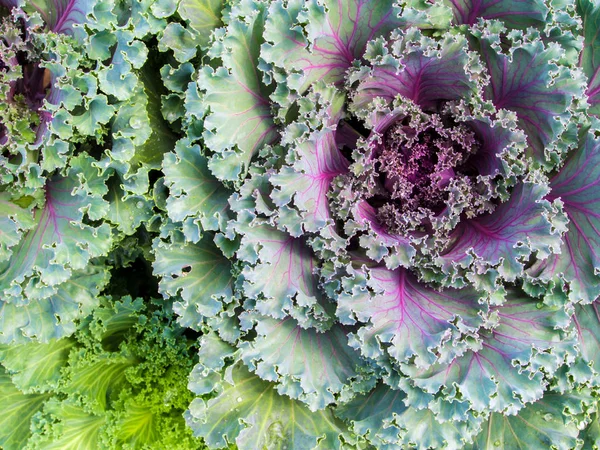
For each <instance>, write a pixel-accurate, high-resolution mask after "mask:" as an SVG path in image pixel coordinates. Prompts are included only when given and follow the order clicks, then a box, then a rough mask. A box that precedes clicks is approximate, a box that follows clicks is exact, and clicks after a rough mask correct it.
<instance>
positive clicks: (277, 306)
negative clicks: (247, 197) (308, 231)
mask: <svg viewBox="0 0 600 450" xmlns="http://www.w3.org/2000/svg"><path fill="white" fill-rule="evenodd" d="M237 231H238V232H240V233H242V234H243V237H242V241H241V247H240V250H239V251H238V258H239V259H242V260H245V261H247V262H248V263H250V264H248V265H246V266H245V267H244V269H243V272H242V273H243V276H244V279H245V281H244V293H245V295H246V296H247V297H249V298H253V299H256V306H255V308H256V310H258V311H259V312H260V313H261V314H264V315H267V316H271V317H274V318H277V319H283V318H284V317H285V316H286V315H287V314H288V313H290V314H292V315H293V316H294V318H295V319H297V320H300V321H306V320H307V318H308V317H309V316H312V317H314V318H316V319H317V322H319V321H321V320H325V321H327V319H328V314H327V313H326V312H325V310H324V308H323V306H322V304H321V302H322V301H323V298H322V295H321V293H320V290H319V288H318V283H319V280H318V277H317V275H316V274H315V273H314V268H315V267H316V266H317V264H318V261H317V259H316V257H315V255H314V254H313V252H312V251H311V249H310V247H309V246H308V245H307V243H306V239H305V238H294V237H292V236H290V235H289V234H287V233H284V232H281V231H279V230H277V229H276V228H274V227H272V226H271V225H268V224H266V223H261V222H260V221H257V222H256V223H250V224H249V225H246V224H241V223H238V228H237ZM311 325H318V324H317V323H311ZM303 326H306V325H305V324H303Z"/></svg>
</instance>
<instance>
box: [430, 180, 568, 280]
mask: <svg viewBox="0 0 600 450" xmlns="http://www.w3.org/2000/svg"><path fill="white" fill-rule="evenodd" d="M545 193H546V188H544V187H542V186H539V185H534V184H519V185H517V186H516V187H515V188H514V189H513V192H512V195H511V197H510V199H509V200H508V201H507V202H505V203H502V204H500V205H499V206H498V207H497V208H496V210H495V211H494V212H493V213H491V214H487V215H485V216H479V217H476V218H474V219H463V220H462V221H461V222H460V223H459V225H458V226H457V227H456V228H455V229H454V230H453V232H452V233H451V235H450V240H451V242H452V244H451V246H450V247H449V248H447V249H446V250H444V251H443V252H442V254H441V255H440V256H439V257H438V258H437V263H438V264H440V265H441V266H442V268H443V270H444V272H446V273H448V272H449V271H450V270H451V268H452V267H456V266H459V267H463V268H468V267H470V266H471V264H476V265H478V266H484V267H485V266H487V267H494V266H498V265H500V268H499V271H500V274H501V275H502V276H503V277H504V278H505V279H506V280H509V281H513V280H515V279H516V278H517V277H518V276H520V275H521V273H522V271H523V262H525V261H527V259H528V257H529V255H530V254H531V253H532V252H534V251H543V252H544V254H548V253H549V252H550V251H552V250H558V248H559V247H560V243H561V240H560V235H559V234H558V233H555V232H554V230H553V227H552V223H551V222H550V221H549V220H548V219H547V217H546V216H547V215H548V214H549V213H550V212H551V208H550V204H549V203H548V202H547V201H546V200H542V197H543V196H544V194H545ZM472 254H474V255H475V257H473V256H472Z"/></svg>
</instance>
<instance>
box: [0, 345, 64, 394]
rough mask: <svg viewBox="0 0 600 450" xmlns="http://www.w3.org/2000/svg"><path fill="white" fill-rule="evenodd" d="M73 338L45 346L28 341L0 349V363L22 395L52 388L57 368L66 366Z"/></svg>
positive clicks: (55, 384) (54, 384)
mask: <svg viewBox="0 0 600 450" xmlns="http://www.w3.org/2000/svg"><path fill="white" fill-rule="evenodd" d="M74 345H75V341H74V340H73V339H58V340H53V341H50V342H49V343H47V344H40V343H37V342H31V343H27V344H17V345H15V344H13V345H2V346H0V362H1V363H2V365H3V366H4V367H5V368H6V369H7V371H8V373H9V374H10V377H11V379H12V382H13V383H14V385H15V387H17V388H18V389H19V390H20V391H21V392H23V393H24V394H31V393H34V392H47V391H50V390H52V389H55V388H56V387H57V385H58V381H59V380H60V378H61V369H62V367H63V366H65V365H66V364H67V358H68V356H69V352H70V351H71V349H72V348H73V346H74Z"/></svg>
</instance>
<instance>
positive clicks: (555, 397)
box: [472, 393, 579, 450]
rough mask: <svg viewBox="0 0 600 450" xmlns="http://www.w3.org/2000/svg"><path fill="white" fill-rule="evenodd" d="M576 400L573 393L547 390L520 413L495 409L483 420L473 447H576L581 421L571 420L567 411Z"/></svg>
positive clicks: (521, 449)
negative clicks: (572, 395)
mask: <svg viewBox="0 0 600 450" xmlns="http://www.w3.org/2000/svg"><path fill="white" fill-rule="evenodd" d="M576 402H577V399H576V398H571V397H570V396H569V395H565V394H556V393H547V394H546V395H544V397H543V398H542V399H541V400H538V401H536V402H535V403H533V404H531V405H528V406H526V407H525V408H523V409H522V410H521V411H519V413H518V414H517V415H516V416H510V415H502V414H498V413H493V414H492V415H491V416H490V418H489V419H488V420H487V422H485V423H484V424H483V427H482V431H481V433H480V434H479V436H478V437H477V438H476V439H475V443H474V444H473V447H472V448H473V449H477V450H484V449H485V450H494V449H503V448H505V449H515V450H527V449H531V448H550V447H552V448H556V449H558V450H568V449H572V448H575V447H576V444H577V436H578V434H579V429H578V427H577V423H576V422H574V421H573V422H571V421H570V420H569V419H568V417H566V416H565V415H564V414H563V411H564V410H565V409H566V408H573V404H574V403H576ZM575 407H576V406H575Z"/></svg>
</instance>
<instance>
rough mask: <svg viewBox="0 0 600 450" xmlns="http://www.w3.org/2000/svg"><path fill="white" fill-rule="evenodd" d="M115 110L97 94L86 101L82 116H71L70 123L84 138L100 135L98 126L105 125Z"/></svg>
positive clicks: (103, 97)
mask: <svg viewBox="0 0 600 450" xmlns="http://www.w3.org/2000/svg"><path fill="white" fill-rule="evenodd" d="M114 112H115V108H114V107H113V106H112V105H109V104H108V100H107V98H106V96H105V95H103V94H98V95H97V96H96V97H94V98H93V99H92V100H91V101H88V102H87V104H86V107H85V112H84V113H83V114H80V115H77V116H73V118H72V119H71V123H72V124H73V126H75V128H77V130H78V131H79V132H80V133H81V134H83V135H84V136H96V135H100V134H102V129H101V127H100V125H104V124H106V123H107V122H108V121H109V120H110V119H111V118H112V116H113V114H114Z"/></svg>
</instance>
